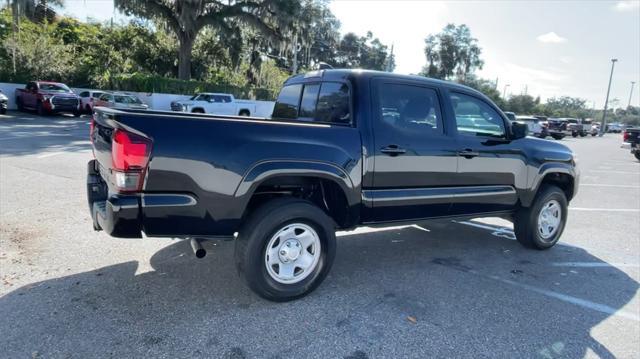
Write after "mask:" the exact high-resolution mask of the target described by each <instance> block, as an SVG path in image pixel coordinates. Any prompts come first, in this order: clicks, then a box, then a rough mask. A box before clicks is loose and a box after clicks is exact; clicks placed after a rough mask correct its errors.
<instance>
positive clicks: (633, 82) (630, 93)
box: [627, 81, 636, 108]
mask: <svg viewBox="0 0 640 359" xmlns="http://www.w3.org/2000/svg"><path fill="white" fill-rule="evenodd" d="M635 84H636V82H635V81H631V92H629V103H628V104H627V108H629V107H630V106H631V98H632V96H633V85H635Z"/></svg>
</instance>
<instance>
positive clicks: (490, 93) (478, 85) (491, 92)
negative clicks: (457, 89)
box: [460, 74, 506, 110]
mask: <svg viewBox="0 0 640 359" xmlns="http://www.w3.org/2000/svg"><path fill="white" fill-rule="evenodd" d="M460 83H462V84H463V85H466V86H469V87H471V88H474V89H476V90H478V91H480V92H482V93H483V94H485V96H487V97H489V98H490V99H491V100H492V101H493V102H494V103H495V104H496V105H498V107H500V108H501V109H503V110H506V103H505V101H504V99H503V98H502V97H501V96H500V91H498V90H497V89H496V83H495V82H493V81H490V80H486V79H481V78H478V77H477V76H475V75H473V74H468V75H467V77H466V79H465V80H464V81H460Z"/></svg>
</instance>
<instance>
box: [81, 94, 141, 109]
mask: <svg viewBox="0 0 640 359" xmlns="http://www.w3.org/2000/svg"><path fill="white" fill-rule="evenodd" d="M95 106H102V107H109V108H115V109H122V110H148V109H149V105H147V104H145V103H144V102H142V100H140V99H139V98H138V97H136V96H134V95H129V94H126V93H119V92H106V93H104V94H102V96H100V98H98V100H97V101H96V102H95V104H94V107H95Z"/></svg>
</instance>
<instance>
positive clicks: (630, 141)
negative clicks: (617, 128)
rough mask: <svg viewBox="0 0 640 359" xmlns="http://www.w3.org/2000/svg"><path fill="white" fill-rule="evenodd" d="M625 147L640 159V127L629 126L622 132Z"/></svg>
mask: <svg viewBox="0 0 640 359" xmlns="http://www.w3.org/2000/svg"><path fill="white" fill-rule="evenodd" d="M622 142H623V145H622V147H623V148H627V149H629V150H630V152H631V154H632V155H634V156H635V158H636V159H637V160H638V161H640V128H627V129H625V130H624V132H623V133H622Z"/></svg>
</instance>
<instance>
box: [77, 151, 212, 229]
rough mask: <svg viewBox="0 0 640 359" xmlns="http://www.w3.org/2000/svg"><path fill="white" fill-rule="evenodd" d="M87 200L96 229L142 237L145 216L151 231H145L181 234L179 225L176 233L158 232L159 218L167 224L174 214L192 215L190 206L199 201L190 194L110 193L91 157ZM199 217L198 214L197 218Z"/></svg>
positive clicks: (88, 166) (88, 171)
mask: <svg viewBox="0 0 640 359" xmlns="http://www.w3.org/2000/svg"><path fill="white" fill-rule="evenodd" d="M87 201H88V204H89V211H90V213H91V218H92V220H93V228H94V229H95V230H97V231H100V230H103V231H105V232H106V233H107V234H109V235H110V236H113V237H120V238H142V232H143V231H145V219H146V221H147V226H149V228H148V229H150V230H151V233H149V232H146V233H147V234H149V235H153V236H155V235H162V234H167V235H170V234H179V233H180V232H178V230H180V229H179V228H173V229H172V230H173V231H175V232H174V233H170V232H171V231H166V232H165V233H156V232H155V231H154V229H155V228H154V226H155V227H157V224H156V222H158V221H160V222H162V223H164V224H165V225H167V223H166V222H167V221H169V222H171V219H173V218H172V215H180V214H185V215H191V216H193V213H191V212H189V209H190V208H194V207H195V205H196V204H197V201H196V199H195V198H194V197H193V196H191V195H188V194H179V193H142V194H137V193H136V194H117V193H109V188H108V186H107V183H106V182H105V181H104V180H103V179H102V177H101V176H100V172H99V170H98V163H97V161H96V160H91V161H89V163H88V164H87ZM184 209H187V210H186V211H185V210H184ZM182 211H185V212H182ZM145 212H146V217H145ZM200 217H201V216H196V218H200ZM169 225H170V223H169Z"/></svg>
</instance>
